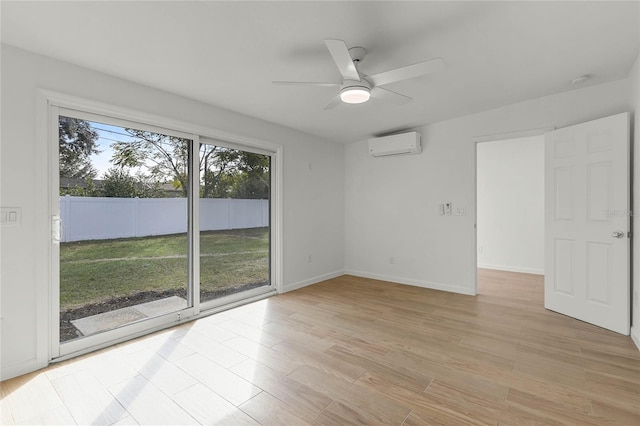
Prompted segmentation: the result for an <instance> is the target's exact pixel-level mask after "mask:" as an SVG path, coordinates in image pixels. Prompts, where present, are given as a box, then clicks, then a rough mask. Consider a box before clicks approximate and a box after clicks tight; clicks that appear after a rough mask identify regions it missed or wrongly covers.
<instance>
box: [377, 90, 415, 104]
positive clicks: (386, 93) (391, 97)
mask: <svg viewBox="0 0 640 426" xmlns="http://www.w3.org/2000/svg"><path fill="white" fill-rule="evenodd" d="M371 96H373V97H374V98H376V99H380V100H383V101H388V102H392V103H394V104H396V105H404V104H406V103H408V102H411V101H412V100H413V99H412V98H410V97H408V96H405V95H401V94H400V93H396V92H392V91H391V90H388V89H383V88H382V87H374V88H373V89H371Z"/></svg>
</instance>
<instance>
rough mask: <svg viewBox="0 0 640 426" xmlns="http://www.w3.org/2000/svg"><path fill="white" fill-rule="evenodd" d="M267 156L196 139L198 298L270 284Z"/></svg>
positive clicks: (213, 297)
mask: <svg viewBox="0 0 640 426" xmlns="http://www.w3.org/2000/svg"><path fill="white" fill-rule="evenodd" d="M270 173H271V157H270V156H268V155H263V154H255V153H251V152H247V151H242V150H237V149H230V148H225V147H221V146H215V145H209V144H201V145H200V197H201V199H200V301H201V302H206V301H209V300H213V299H216V298H218V297H221V296H226V295H229V294H234V293H239V292H242V291H245V290H249V289H252V288H256V287H261V286H267V285H269V284H270V271H269V264H270V262H269V247H270V243H269V242H270V230H271V228H270V218H269V215H270V208H269V203H270V192H271V179H270Z"/></svg>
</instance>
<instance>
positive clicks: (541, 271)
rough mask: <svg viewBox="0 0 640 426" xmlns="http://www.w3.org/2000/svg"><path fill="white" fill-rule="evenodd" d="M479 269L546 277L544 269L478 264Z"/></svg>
mask: <svg viewBox="0 0 640 426" xmlns="http://www.w3.org/2000/svg"><path fill="white" fill-rule="evenodd" d="M478 268H482V269H495V270H496V271H507V272H520V273H522V274H536V275H544V269H537V268H527V267H522V266H508V265H490V264H488V263H480V262H478Z"/></svg>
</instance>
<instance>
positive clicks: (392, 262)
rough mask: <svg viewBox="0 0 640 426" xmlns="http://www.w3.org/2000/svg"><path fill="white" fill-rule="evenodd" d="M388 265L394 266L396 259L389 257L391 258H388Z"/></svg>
mask: <svg viewBox="0 0 640 426" xmlns="http://www.w3.org/2000/svg"><path fill="white" fill-rule="evenodd" d="M389 263H390V264H392V265H395V264H396V258H395V257H393V256H391V257H390V258H389Z"/></svg>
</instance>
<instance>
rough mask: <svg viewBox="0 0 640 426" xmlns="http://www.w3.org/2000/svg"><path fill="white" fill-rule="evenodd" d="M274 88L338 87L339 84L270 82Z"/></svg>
mask: <svg viewBox="0 0 640 426" xmlns="http://www.w3.org/2000/svg"><path fill="white" fill-rule="evenodd" d="M271 83H273V84H275V85H276V86H320V87H339V86H340V85H341V84H340V83H325V82H319V81H272V82H271Z"/></svg>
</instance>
